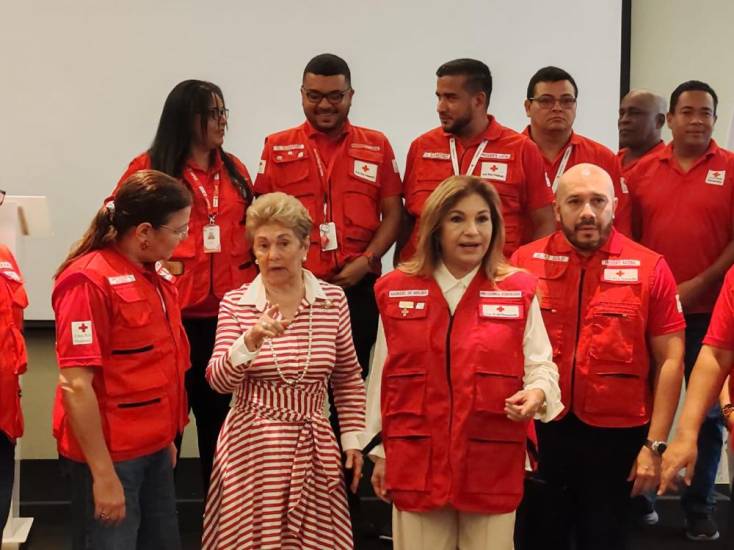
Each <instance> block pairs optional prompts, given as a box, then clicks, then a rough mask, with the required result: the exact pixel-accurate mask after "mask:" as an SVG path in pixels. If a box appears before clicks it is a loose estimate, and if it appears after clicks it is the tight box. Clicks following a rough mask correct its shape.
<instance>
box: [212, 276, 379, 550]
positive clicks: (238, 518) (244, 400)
mask: <svg viewBox="0 0 734 550" xmlns="http://www.w3.org/2000/svg"><path fill="white" fill-rule="evenodd" d="M304 284H305V297H304V299H303V300H302V302H301V305H300V306H299V308H298V311H297V312H296V315H295V317H294V319H293V322H292V323H291V324H290V325H289V326H288V327H287V329H286V331H285V332H284V334H282V335H281V336H279V337H277V338H274V339H273V340H272V341H271V342H269V343H268V342H265V343H264V344H263V345H262V347H261V348H260V349H259V350H256V351H254V352H251V351H250V350H248V349H247V346H246V345H245V343H244V333H245V332H246V331H247V329H249V328H250V327H251V326H252V325H254V324H255V323H256V322H257V321H258V319H260V317H261V316H262V314H263V313H264V311H265V310H266V309H267V308H268V307H269V304H268V303H267V300H266V295H265V287H264V285H263V282H262V278H261V277H260V276H258V277H257V278H256V279H255V280H254V281H253V282H252V283H250V284H245V285H243V286H242V287H241V288H240V289H238V290H234V291H231V292H229V293H227V294H226V295H225V296H224V298H223V300H222V303H221V306H220V312H219V324H218V327H217V338H216V344H215V347H214V354H213V355H212V359H211V361H210V363H209V367H208V369H207V379H208V380H209V383H210V384H211V386H212V387H213V388H214V389H215V390H217V391H219V392H222V393H229V392H233V394H234V399H233V404H232V408H231V410H230V412H229V415H228V416H227V420H226V421H225V423H224V426H223V427H222V431H221V432H220V434H219V440H218V443H217V451H216V455H215V459H214V471H213V473H212V479H211V484H210V488H209V494H208V496H207V503H206V511H205V515H204V535H203V541H202V542H203V544H202V547H203V548H205V549H214V548H217V549H224V548H237V549H246V548H257V549H275V548H278V549H281V548H282V549H319V550H322V549H327V548H329V549H344V548H352V547H353V544H352V530H351V523H350V519H349V512H348V508H347V501H346V493H345V488H344V482H343V479H342V468H341V457H340V453H339V448H338V446H337V443H336V439H335V437H334V433H333V432H332V430H331V427H330V425H329V420H328V418H327V417H326V416H325V412H324V411H325V407H324V403H325V400H326V394H327V384H331V387H332V389H333V393H334V400H335V404H336V409H337V413H338V414H339V421H340V424H341V426H342V430H343V433H342V447H343V449H345V450H347V449H358V448H360V439H359V436H360V433H361V432H362V430H364V415H365V390H364V384H363V382H362V378H361V369H360V366H359V363H358V362H357V357H356V355H355V352H354V345H353V343H352V334H351V328H350V322H349V310H348V308H347V302H346V298H345V296H344V292H343V291H342V289H341V288H339V287H337V286H335V285H331V284H328V283H326V282H323V281H320V280H319V279H317V278H316V277H315V276H314V275H313V274H311V273H310V272H308V271H305V270H304ZM309 333H310V334H311V336H310V337H309ZM309 339H310V345H309ZM271 346H272V347H271ZM309 348H310V361H309V360H308V356H309ZM273 352H274V353H275V355H274V354H273ZM306 365H308V368H307V370H306Z"/></svg>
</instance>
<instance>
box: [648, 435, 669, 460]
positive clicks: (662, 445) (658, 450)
mask: <svg viewBox="0 0 734 550" xmlns="http://www.w3.org/2000/svg"><path fill="white" fill-rule="evenodd" d="M645 447H647V448H648V449H650V450H651V451H652V452H653V453H655V454H657V455H658V456H663V453H664V452H665V449H667V448H668V444H667V443H666V442H665V441H650V440H649V439H646V440H645Z"/></svg>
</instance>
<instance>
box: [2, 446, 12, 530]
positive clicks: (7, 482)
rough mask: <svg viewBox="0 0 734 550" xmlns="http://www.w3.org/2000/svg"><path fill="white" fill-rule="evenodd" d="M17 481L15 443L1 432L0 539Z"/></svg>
mask: <svg viewBox="0 0 734 550" xmlns="http://www.w3.org/2000/svg"><path fill="white" fill-rule="evenodd" d="M13 481H15V443H13V442H12V441H11V440H10V439H9V438H8V436H7V435H5V433H4V432H0V539H1V538H2V533H3V529H4V528H5V524H6V523H7V521H8V515H9V514H10V500H11V499H12V497H13Z"/></svg>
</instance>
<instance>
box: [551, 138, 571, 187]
mask: <svg viewBox="0 0 734 550" xmlns="http://www.w3.org/2000/svg"><path fill="white" fill-rule="evenodd" d="M571 151H573V145H569V146H568V148H567V149H566V152H565V153H563V158H562V159H561V163H560V164H559V165H558V170H557V171H556V177H555V178H553V192H554V193H555V192H556V189H558V180H560V179H561V176H562V175H563V173H564V172H565V171H566V164H568V159H569V157H570V156H571ZM546 177H547V175H546Z"/></svg>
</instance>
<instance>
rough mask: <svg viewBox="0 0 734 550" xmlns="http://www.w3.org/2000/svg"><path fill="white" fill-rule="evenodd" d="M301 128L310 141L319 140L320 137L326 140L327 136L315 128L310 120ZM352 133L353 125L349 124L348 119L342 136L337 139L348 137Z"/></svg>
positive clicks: (343, 127)
mask: <svg viewBox="0 0 734 550" xmlns="http://www.w3.org/2000/svg"><path fill="white" fill-rule="evenodd" d="M301 128H302V129H303V131H304V132H305V133H306V136H308V138H309V139H312V138H319V137H323V138H326V134H325V133H323V132H321V131H320V130H317V129H316V128H314V127H313V126H312V125H311V123H310V122H309V121H308V120H306V121H305V122H304V123H303V125H302V126H301ZM351 131H352V124H351V123H350V122H349V119H347V120H345V121H344V126H342V132H341V134H339V137H337V139H341V138H343V137H344V136H345V135H347V134H348V133H350V132H351Z"/></svg>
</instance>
